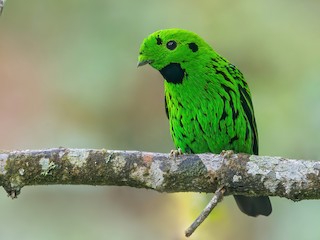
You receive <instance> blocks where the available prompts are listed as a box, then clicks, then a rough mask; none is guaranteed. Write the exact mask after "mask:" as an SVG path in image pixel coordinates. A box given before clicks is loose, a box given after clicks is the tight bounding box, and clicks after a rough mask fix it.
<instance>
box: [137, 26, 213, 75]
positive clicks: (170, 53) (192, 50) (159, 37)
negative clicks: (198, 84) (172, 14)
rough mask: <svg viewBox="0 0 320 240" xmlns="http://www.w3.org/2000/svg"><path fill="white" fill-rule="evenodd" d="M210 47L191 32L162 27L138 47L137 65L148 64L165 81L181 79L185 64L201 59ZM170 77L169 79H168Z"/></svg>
mask: <svg viewBox="0 0 320 240" xmlns="http://www.w3.org/2000/svg"><path fill="white" fill-rule="evenodd" d="M206 51H211V47H210V46H209V45H208V44H207V43H206V42H204V41H203V40H202V39H201V38H200V37H199V36H198V35H196V34H195V33H193V32H190V31H187V30H182V29H164V30H159V31H157V32H154V33H152V34H150V35H149V36H148V37H147V38H146V39H144V41H143V43H142V44H141V47H140V53H139V62H138V66H143V65H146V64H150V65H151V66H152V67H154V68H155V69H157V70H159V71H160V73H161V74H162V75H163V76H164V78H165V79H166V80H167V81H170V79H173V81H176V80H177V79H178V80H181V81H182V79H179V78H181V76H182V74H185V70H184V68H185V66H187V65H188V64H190V63H191V64H192V63H193V64H195V63H197V61H199V60H201V58H202V57H203V56H204V53H205V52H206ZM169 78H170V79H169Z"/></svg>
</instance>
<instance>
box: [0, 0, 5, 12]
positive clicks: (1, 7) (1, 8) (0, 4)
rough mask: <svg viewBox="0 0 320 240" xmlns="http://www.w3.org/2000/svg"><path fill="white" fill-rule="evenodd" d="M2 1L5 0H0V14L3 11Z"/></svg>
mask: <svg viewBox="0 0 320 240" xmlns="http://www.w3.org/2000/svg"><path fill="white" fill-rule="evenodd" d="M4 1H5V0H0V16H1V14H2V11H3V6H4Z"/></svg>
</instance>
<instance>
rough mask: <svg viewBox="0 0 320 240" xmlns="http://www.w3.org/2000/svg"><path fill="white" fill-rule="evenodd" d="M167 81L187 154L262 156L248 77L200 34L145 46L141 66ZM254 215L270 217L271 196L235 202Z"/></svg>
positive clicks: (179, 34)
mask: <svg viewBox="0 0 320 240" xmlns="http://www.w3.org/2000/svg"><path fill="white" fill-rule="evenodd" d="M146 63H149V64H150V65H151V66H152V67H154V68H155V69H157V70H159V71H160V73H161V74H162V75H163V77H164V78H165V80H166V81H165V82H164V86H165V105H166V106H165V107H166V112H167V116H168V118H169V122H170V132H171V136H172V139H173V141H174V144H175V146H176V148H180V149H181V150H182V152H184V153H204V152H211V153H220V152H221V151H222V150H233V151H235V152H243V153H249V154H258V134H257V127H256V122H255V118H254V111H253V105H252V101H251V94H250V90H249V87H248V85H247V83H246V81H245V79H244V77H243V74H242V73H241V72H240V71H239V70H238V69H237V68H236V67H235V66H234V65H232V64H231V63H230V62H229V61H228V60H226V59H225V58H223V57H221V56H220V55H219V54H217V53H216V52H215V51H214V50H213V49H212V48H211V46H210V45H208V44H207V43H206V42H205V41H204V40H203V39H201V38H200V37H199V36H198V35H196V34H195V33H192V32H190V31H186V30H181V29H165V30H160V31H157V32H155V33H152V34H151V35H149V36H148V37H147V38H146V39H145V40H144V41H143V43H142V45H141V48H140V55H139V66H141V65H144V64H146ZM236 200H237V203H238V205H239V207H240V209H241V210H242V211H243V212H245V213H246V214H248V215H250V216H257V215H259V214H262V215H269V214H270V213H271V204H270V201H269V199H268V197H259V198H249V197H244V196H241V197H240V196H237V197H236Z"/></svg>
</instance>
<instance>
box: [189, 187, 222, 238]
mask: <svg viewBox="0 0 320 240" xmlns="http://www.w3.org/2000/svg"><path fill="white" fill-rule="evenodd" d="M224 192H225V189H224V187H220V188H219V189H218V190H217V191H216V192H215V193H214V195H213V197H212V199H211V200H210V202H209V203H208V205H207V206H206V207H205V209H203V211H202V212H201V214H200V215H199V216H198V217H197V219H196V220H195V221H194V222H193V223H192V224H191V226H190V227H188V229H187V230H186V231H185V236H186V237H190V236H191V234H192V233H193V232H194V231H195V230H196V229H197V228H198V227H199V226H200V224H201V223H202V222H203V221H204V220H205V219H206V218H207V217H208V216H209V214H210V213H211V211H212V210H213V209H214V208H215V207H216V206H217V204H218V203H219V202H220V201H221V200H222V198H223V194H224Z"/></svg>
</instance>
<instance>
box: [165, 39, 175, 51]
mask: <svg viewBox="0 0 320 240" xmlns="http://www.w3.org/2000/svg"><path fill="white" fill-rule="evenodd" d="M176 47H177V43H176V42H175V41H173V40H171V41H169V42H167V48H168V49H169V50H174V49H175V48H176Z"/></svg>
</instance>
